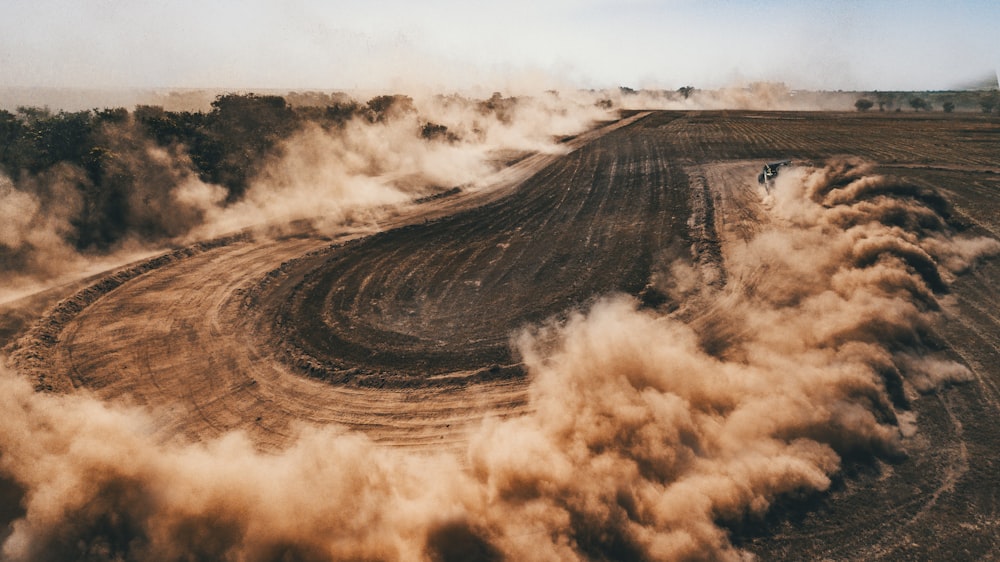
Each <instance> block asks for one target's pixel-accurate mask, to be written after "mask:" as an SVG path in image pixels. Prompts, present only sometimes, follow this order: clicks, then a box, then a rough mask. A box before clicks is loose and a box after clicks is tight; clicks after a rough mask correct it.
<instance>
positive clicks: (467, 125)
mask: <svg viewBox="0 0 1000 562" xmlns="http://www.w3.org/2000/svg"><path fill="white" fill-rule="evenodd" d="M232 97H236V98H238V97H239V96H232ZM250 99H251V101H252V100H253V98H250ZM326 101H328V102H330V103H333V104H334V105H332V106H328V107H325V108H323V107H316V108H311V109H312V110H313V111H310V110H309V108H307V109H300V111H299V113H295V112H294V111H293V110H292V109H291V108H290V107H289V106H286V105H282V106H281V108H280V109H275V110H274V112H273V114H266V115H264V114H265V113H266V112H263V111H261V108H260V107H256V106H252V104H248V105H249V106H248V107H239V104H238V102H233V103H232V104H231V105H233V106H237V107H236V108H235V109H228V110H219V111H218V112H217V113H218V114H219V115H220V117H218V120H219V122H220V123H221V122H224V123H223V125H219V127H220V128H221V132H220V131H215V132H214V133H213V134H216V135H217V136H218V137H219V138H215V137H211V136H210V135H209V136H205V135H208V133H204V131H203V130H202V129H204V128H205V127H208V126H207V125H200V126H201V127H202V129H199V128H198V127H199V126H198V125H196V124H197V123H204V122H205V121H206V119H208V117H206V115H208V114H202V117H201V118H200V120H199V119H196V118H194V117H191V116H190V115H187V116H180V117H176V120H175V121H176V122H174V121H171V120H170V118H169V116H166V117H165V116H164V115H165V114H164V113H163V109H162V108H150V107H140V108H137V109H136V111H135V112H132V113H130V112H128V111H126V110H124V109H120V110H103V111H95V112H92V113H90V112H81V113H76V114H64V113H60V114H57V115H50V114H49V113H48V112H47V110H32V109H30V108H29V109H24V110H19V113H18V114H16V115H15V114H10V113H7V112H3V113H2V114H0V118H2V119H3V120H4V124H5V126H9V127H10V128H11V130H13V131H18V132H19V135H20V136H18V137H16V138H15V141H16V142H14V141H12V145H11V147H10V148H9V150H6V149H5V154H6V153H7V152H10V153H11V154H14V156H11V157H10V158H8V159H7V160H3V161H0V274H2V275H3V276H4V283H3V287H0V302H3V301H7V300H10V299H13V298H16V297H18V296H21V295H24V294H26V293H30V292H32V291H33V290H37V289H39V288H40V287H44V286H46V285H51V284H52V283H55V282H59V281H62V280H64V279H65V278H66V277H74V276H79V275H81V274H82V273H83V272H92V271H93V270H94V269H95V268H98V267H103V268H105V269H107V268H108V267H111V266H112V264H113V265H120V264H122V263H125V262H127V261H130V260H134V259H136V258H137V256H139V255H148V254H149V253H151V252H154V251H157V250H161V251H162V250H163V249H165V248H169V247H175V246H178V245H187V244H190V243H193V242H196V241H201V240H204V239H206V238H211V237H215V236H220V235H223V234H228V233H230V232H232V231H233V230H238V229H243V228H248V227H254V226H258V225H262V224H268V223H277V224H285V223H288V222H289V221H294V220H298V219H307V220H311V221H313V222H315V223H317V225H318V226H320V227H329V226H341V225H343V224H344V223H345V222H372V221H377V220H378V218H379V217H384V216H385V214H386V212H388V210H387V208H391V207H394V206H398V205H401V204H404V203H407V202H409V201H412V200H414V199H415V198H419V197H421V196H428V195H434V194H438V193H442V192H445V191H447V190H450V189H454V188H461V189H476V188H479V187H482V185H481V184H482V183H483V181H484V178H487V177H489V176H490V174H491V173H492V172H494V171H496V170H497V169H499V168H501V167H503V166H504V165H505V164H506V161H507V160H508V159H510V158H513V157H517V156H523V155H524V154H525V153H526V152H558V151H560V150H561V149H562V148H561V146H560V144H559V142H558V140H559V138H561V137H564V136H568V135H575V134H577V133H580V132H582V131H584V130H586V129H587V128H588V127H590V126H591V125H592V124H593V123H594V122H595V121H598V120H602V119H609V118H611V117H612V113H610V112H609V111H608V110H607V109H605V108H599V107H596V106H595V105H594V103H593V102H594V99H593V96H592V95H581V96H572V95H562V96H560V95H558V94H554V93H545V94H541V95H537V96H524V97H518V98H514V97H504V96H502V95H500V94H494V95H493V96H492V97H490V98H488V99H485V100H483V99H479V100H477V99H468V98H463V97H459V96H452V97H445V96H432V95H429V94H427V95H424V96H423V97H418V98H416V99H414V98H410V97H408V96H404V95H397V96H378V97H375V98H373V99H372V100H369V102H368V104H367V105H366V104H364V103H362V102H358V101H356V100H351V99H350V98H346V97H344V98H343V99H341V98H337V99H336V100H334V99H328V100H326ZM282 104H284V102H282ZM272 109H273V108H272ZM225 111H229V113H228V114H227V113H225ZM337 111H340V112H341V113H339V114H338V113H336V112H337ZM241 112H242V113H241ZM334 114H336V115H335V117H331V115H334ZM260 115H263V117H261V116H260ZM183 119H187V121H184V120H183ZM254 119H259V120H260V121H261V122H263V123H264V125H261V126H260V128H261V130H260V131H250V132H241V129H240V127H246V126H247V124H246V123H247V122H249V123H251V124H253V123H255V121H254ZM266 119H271V121H266ZM150 123H153V124H154V125H155V124H157V123H158V124H159V125H155V126H154V125H150ZM164 123H166V124H167V125H164ZM157 127H159V128H157ZM171 127H173V128H171ZM184 127H188V128H191V129H192V130H187V129H184ZM226 127H228V128H226ZM63 129H65V130H66V131H69V132H65V133H63V132H60V131H63ZM286 130H287V131H288V134H287V136H283V137H281V138H280V141H277V140H276V141H275V145H274V146H273V147H271V148H270V149H267V150H263V149H261V150H263V152H262V153H261V154H260V155H257V154H256V153H253V154H250V153H251V152H253V150H258V149H260V147H259V146H258V145H259V144H260V142H257V140H259V139H257V136H266V134H271V135H272V136H275V137H277V136H280V135H281V134H284V131H286ZM53 131H55V132H53ZM178 131H186V133H183V134H182V133H179V132H178ZM192 131H193V132H192ZM275 131H282V132H281V133H280V134H279V133H277V132H275ZM56 133H59V134H56ZM70 133H72V135H71V134H70ZM209 133H212V131H211V130H210V131H209ZM185 134H186V135H187V136H184V135H185ZM199 134H202V137H199V136H198V135H199ZM46 135H48V136H46ZM60 135H62V136H60ZM74 135H75V136H74ZM170 135H175V136H176V137H177V138H176V139H174V140H173V141H171V142H170V143H167V144H162V143H163V142H165V141H163V140H162V139H160V137H163V136H166V137H168V138H172V137H170ZM35 137H38V138H40V139H43V140H37V139H35ZM50 137H51V138H50ZM63 137H66V138H63ZM247 138H250V139H251V141H246V139H247ZM33 139H35V140H33ZM157 139H160V140H157ZM178 139H180V140H178ZM199 139H200V140H199ZM254 139H257V140H254ZM269 139H270V137H269ZM36 141H37V142H38V143H41V144H39V145H38V146H36V145H35V144H32V143H34V142H36ZM43 141H44V142H43ZM185 142H187V143H188V144H185ZM197 142H201V143H203V144H206V143H207V144H210V143H215V144H213V145H211V146H213V147H215V148H214V150H216V152H219V154H216V153H214V152H211V151H210V150H207V149H205V148H204V147H201V149H202V150H201V152H198V151H197V150H196V148H197V147H195V146H189V145H190V144H192V143H194V144H197ZM254 142H257V144H253V143H254ZM261 142H263V141H261ZM45 143H48V144H45ZM239 143H245V144H246V146H245V147H243V148H245V149H246V151H249V152H248V153H246V154H244V153H243V152H239V151H235V152H234V153H233V154H230V153H227V152H225V150H228V149H231V148H232V146H233V145H239V146H242V145H240V144H239ZM49 145H51V146H49ZM56 148H58V149H59V151H56ZM49 152H52V153H53V154H49ZM231 152H232V151H231ZM250 156H253V158H252V159H251V160H250V161H244V160H246V159H247V158H250ZM257 156H259V158H257ZM196 157H197V158H200V160H199V161H204V160H211V159H212V158H215V159H219V160H220V161H219V162H216V163H215V164H214V166H216V168H212V169H214V170H215V172H217V173H218V174H219V175H220V177H221V179H219V180H218V182H217V183H213V181H212V180H210V179H209V178H208V177H206V176H210V175H211V174H209V173H208V172H206V170H205V169H201V168H199V166H198V165H196V163H195V162H194V159H195V158H196ZM241 158H242V160H241ZM202 166H208V164H205V163H204V162H202ZM35 168H38V169H35ZM226 174H228V175H226ZM241 174H245V175H246V177H245V180H246V186H245V187H244V188H240V189H237V188H236V187H234V186H233V185H229V184H226V183H225V182H224V181H223V179H226V178H228V181H229V182H230V183H233V181H235V180H233V178H234V177H242V175H241ZM237 183H238V182H237Z"/></svg>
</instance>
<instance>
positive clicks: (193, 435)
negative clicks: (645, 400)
mask: <svg viewBox="0 0 1000 562" xmlns="http://www.w3.org/2000/svg"><path fill="white" fill-rule="evenodd" d="M571 148H572V151H571V152H570V153H568V154H566V155H563V156H536V157H533V158H529V159H527V160H525V161H522V162H520V163H519V164H518V165H517V167H516V168H515V169H514V170H509V171H507V172H506V175H503V176H502V177H499V178H498V179H497V182H496V184H495V187H494V188H493V189H489V190H486V191H483V192H479V193H468V194H460V195H457V196H452V197H446V198H441V199H436V200H433V201H430V202H427V203H423V204H420V205H414V206H413V207H412V208H410V209H406V210H405V212H400V214H398V215H396V216H394V217H389V218H388V219H387V220H386V222H385V223H384V224H382V225H380V227H379V229H378V231H377V232H375V231H372V230H360V231H357V230H356V231H353V232H346V231H345V232H344V233H342V234H338V235H335V236H332V237H330V236H321V235H318V234H315V233H312V232H309V231H307V230H304V229H303V230H302V231H301V232H297V233H295V234H293V235H284V236H280V237H268V238H260V237H252V236H237V237H233V238H231V239H227V240H223V241H220V242H219V243H217V244H210V245H203V246H200V247H197V248H193V249H190V250H188V251H186V252H180V253H177V252H175V253H174V254H171V255H170V256H169V258H164V259H160V260H159V261H157V262H150V263H146V264H137V265H134V266H131V267H130V268H125V269H123V270H121V271H118V272H115V273H114V274H113V275H109V276H108V277H105V278H103V279H102V280H99V281H98V282H97V284H96V285H94V286H92V287H91V288H90V289H88V290H86V291H83V292H81V293H77V294H76V295H75V297H73V298H71V299H69V300H67V301H63V304H62V305H60V307H58V308H57V309H55V310H54V311H53V312H50V313H49V314H48V315H47V316H45V317H44V318H43V319H42V320H41V321H40V322H39V323H37V324H36V325H35V327H34V329H33V330H34V331H33V332H32V336H31V337H29V338H26V339H24V340H22V344H21V346H20V351H19V353H18V356H19V361H20V364H21V366H22V368H25V369H28V370H32V372H34V373H35V374H36V376H38V377H39V381H38V382H39V384H40V385H42V386H46V387H49V388H53V389H55V390H63V391H69V390H70V389H72V388H74V387H86V388H89V389H91V390H93V391H94V392H95V393H97V395H99V396H101V397H103V398H105V399H109V400H111V399H117V398H122V397H124V398H126V399H128V400H131V401H135V402H138V403H142V404H148V405H151V406H154V407H155V408H157V412H158V414H157V416H158V419H159V420H160V422H161V426H160V427H161V429H160V431H161V436H162V438H163V439H205V438H209V437H212V436H216V435H219V434H221V433H224V432H227V431H230V430H232V429H236V428H241V429H244V430H247V431H249V432H250V433H251V434H252V435H253V436H254V438H255V439H256V440H257V442H258V443H260V445H261V447H263V448H278V447H281V446H282V445H284V444H286V443H287V442H288V440H289V439H290V438H291V435H292V432H293V426H294V424H295V423H298V422H313V423H321V424H325V423H334V422H336V423H344V424H347V425H349V426H351V427H354V428H357V429H361V430H363V431H366V432H368V433H369V434H370V435H372V436H373V437H374V438H375V439H377V440H380V441H383V442H386V443H391V444H395V445H400V446H409V447H416V448H435V449H437V448H444V447H454V448H458V447H461V445H462V439H463V437H462V428H463V427H467V426H468V425H469V424H471V423H475V422H476V421H477V420H478V419H480V418H481V417H482V416H483V415H485V414H486V413H488V412H494V413H498V414H501V415H516V414H517V413H518V412H519V411H522V409H523V408H524V407H525V406H524V388H525V384H526V380H525V375H524V373H523V372H522V370H521V369H520V368H519V367H518V360H517V357H516V356H514V355H513V353H512V352H511V348H510V346H509V338H510V335H511V333H512V332H513V331H516V330H517V329H519V328H521V327H522V326H524V325H526V324H530V323H533V322H539V321H542V320H544V319H546V318H550V317H553V316H559V315H561V314H564V313H565V312H566V311H567V310H569V309H571V308H572V307H575V306H580V305H585V304H586V303H587V302H589V301H591V300H592V299H594V298H596V297H598V296H600V295H603V294H606V293H608V292H611V291H624V292H629V293H633V294H636V295H639V296H640V297H641V298H642V299H643V301H644V302H645V303H646V304H647V305H650V306H661V307H663V308H664V309H667V310H669V309H671V308H673V307H676V306H679V305H681V304H682V303H671V302H669V301H668V300H667V297H666V296H665V295H662V294H659V293H657V292H656V291H651V290H649V288H648V287H647V282H648V281H649V278H650V275H651V273H652V271H653V269H654V268H655V264H657V263H662V262H663V261H664V260H667V259H691V260H695V261H698V262H699V265H701V266H702V267H714V268H716V269H718V272H719V277H718V283H720V284H722V283H728V284H730V285H732V284H741V283H752V282H753V276H754V275H755V272H753V271H733V270H730V269H727V267H726V259H725V258H726V255H727V252H728V251H730V250H731V249H732V248H734V247H736V246H738V245H739V244H741V243H742V242H743V241H745V240H747V239H748V238H749V237H751V236H753V234H754V233H755V232H756V231H757V230H758V229H759V228H760V225H761V223H762V221H765V220H766V217H765V216H764V212H763V211H762V209H761V208H760V204H759V202H760V192H759V187H758V186H757V185H756V182H755V177H756V172H757V171H758V169H759V167H760V165H761V163H762V162H764V161H769V160H773V159H785V158H790V159H793V160H795V161H797V162H811V161H815V162H820V161H822V160H823V159H825V158H828V157H830V156H836V155H853V156H860V157H863V158H866V159H869V160H872V161H874V162H876V163H877V164H878V167H879V170H880V171H883V172H886V173H892V174H895V175H899V176H902V177H905V178H907V179H908V180H910V181H913V182H916V183H919V184H925V185H929V186H933V187H936V188H937V189H939V190H942V191H943V192H944V193H945V194H946V195H947V197H948V198H949V199H950V200H951V201H952V203H953V205H954V209H955V214H956V218H957V219H958V220H959V221H960V222H964V223H965V224H966V225H967V228H968V230H969V232H971V233H979V234H988V235H991V236H993V237H996V238H1000V124H998V123H997V121H995V120H992V121H991V120H990V119H989V118H986V117H983V116H979V115H971V114H969V115H958V114H952V115H944V114H940V115H933V114H902V115H900V114H831V113H779V112H768V113H765V112H691V113H683V112H656V113H653V114H650V115H646V114H640V115H636V116H634V117H633V119H630V120H628V121H627V122H623V123H619V124H617V125H616V126H612V127H607V128H605V129H603V130H600V131H598V132H596V133H594V134H591V135H586V136H583V137H581V138H578V139H575V140H574V141H573V143H572V146H571ZM692 216H694V217H695V218H696V219H698V220H695V221H694V222H693V223H692V224H690V225H689V218H690V217H692ZM692 247H693V248H695V249H696V252H695V254H694V255H692V254H691V252H690V248H692ZM998 280H1000V264H998V263H996V262H995V261H994V262H992V263H988V264H986V265H985V266H984V267H981V268H979V269H977V270H976V271H974V272H973V273H971V274H970V275H967V276H965V277H962V278H960V279H959V280H958V282H957V283H956V285H955V286H954V287H953V291H952V296H951V300H950V304H949V308H948V310H947V315H946V318H945V320H944V321H943V322H942V324H941V325H940V326H939V328H938V329H939V333H940V336H941V337H942V339H943V340H945V341H946V342H947V344H948V345H949V347H950V350H951V353H952V354H953V355H954V356H955V357H956V358H957V359H958V360H960V361H961V362H963V363H964V364H966V365H968V366H969V367H970V368H971V370H972V372H973V373H974V375H975V380H974V381H973V382H971V383H968V384H962V385H957V386H954V387H951V388H948V389H946V390H944V391H942V392H940V393H937V394H934V395H929V396H927V397H925V398H923V399H921V400H919V401H917V402H916V403H915V406H914V407H915V409H916V410H917V415H918V419H919V420H920V422H919V423H920V431H919V433H918V435H917V436H916V437H914V438H912V439H910V441H909V442H908V443H907V450H908V452H909V457H908V458H907V459H905V460H903V461H901V462H895V463H892V464H889V463H885V462H881V461H875V462H870V461H866V462H858V463H849V464H848V465H847V467H846V470H845V473H844V474H843V475H842V476H841V477H840V478H839V480H838V482H837V484H836V486H835V488H834V490H833V491H832V492H830V493H828V494H824V495H821V496H818V497H810V498H806V499H805V500H799V501H797V502H789V503H788V504H787V505H781V506H779V507H778V508H776V509H775V510H774V516H773V517H772V518H771V519H769V520H768V521H765V522H760V523H759V524H756V523H755V524H753V525H749V526H747V527H745V528H741V529H736V530H734V533H735V535H734V540H735V541H736V542H737V543H738V544H740V545H741V546H743V547H744V548H747V549H748V550H750V551H752V552H756V553H758V554H760V555H761V556H762V558H764V559H772V558H792V559H821V558H825V557H827V558H834V559H874V558H886V559H952V558H959V559H980V558H984V557H985V558H990V557H993V558H995V557H997V554H996V553H997V552H998V551H1000V527H998V526H1000V513H998V511H1000V468H998V463H1000V430H998V429H997V427H998V426H997V420H998V419H1000V387H998V385H1000V282H998ZM39 307H40V305H39V304H38V300H37V299H36V300H35V301H24V302H22V303H20V304H18V303H14V304H11V305H8V306H7V309H6V316H5V317H4V318H5V322H7V327H8V331H9V332H11V333H14V332H18V331H23V330H19V329H18V328H19V327H20V326H22V325H25V316H26V315H28V314H29V312H30V313H35V312H37V311H38V310H39ZM10 326H14V327H10Z"/></svg>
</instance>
